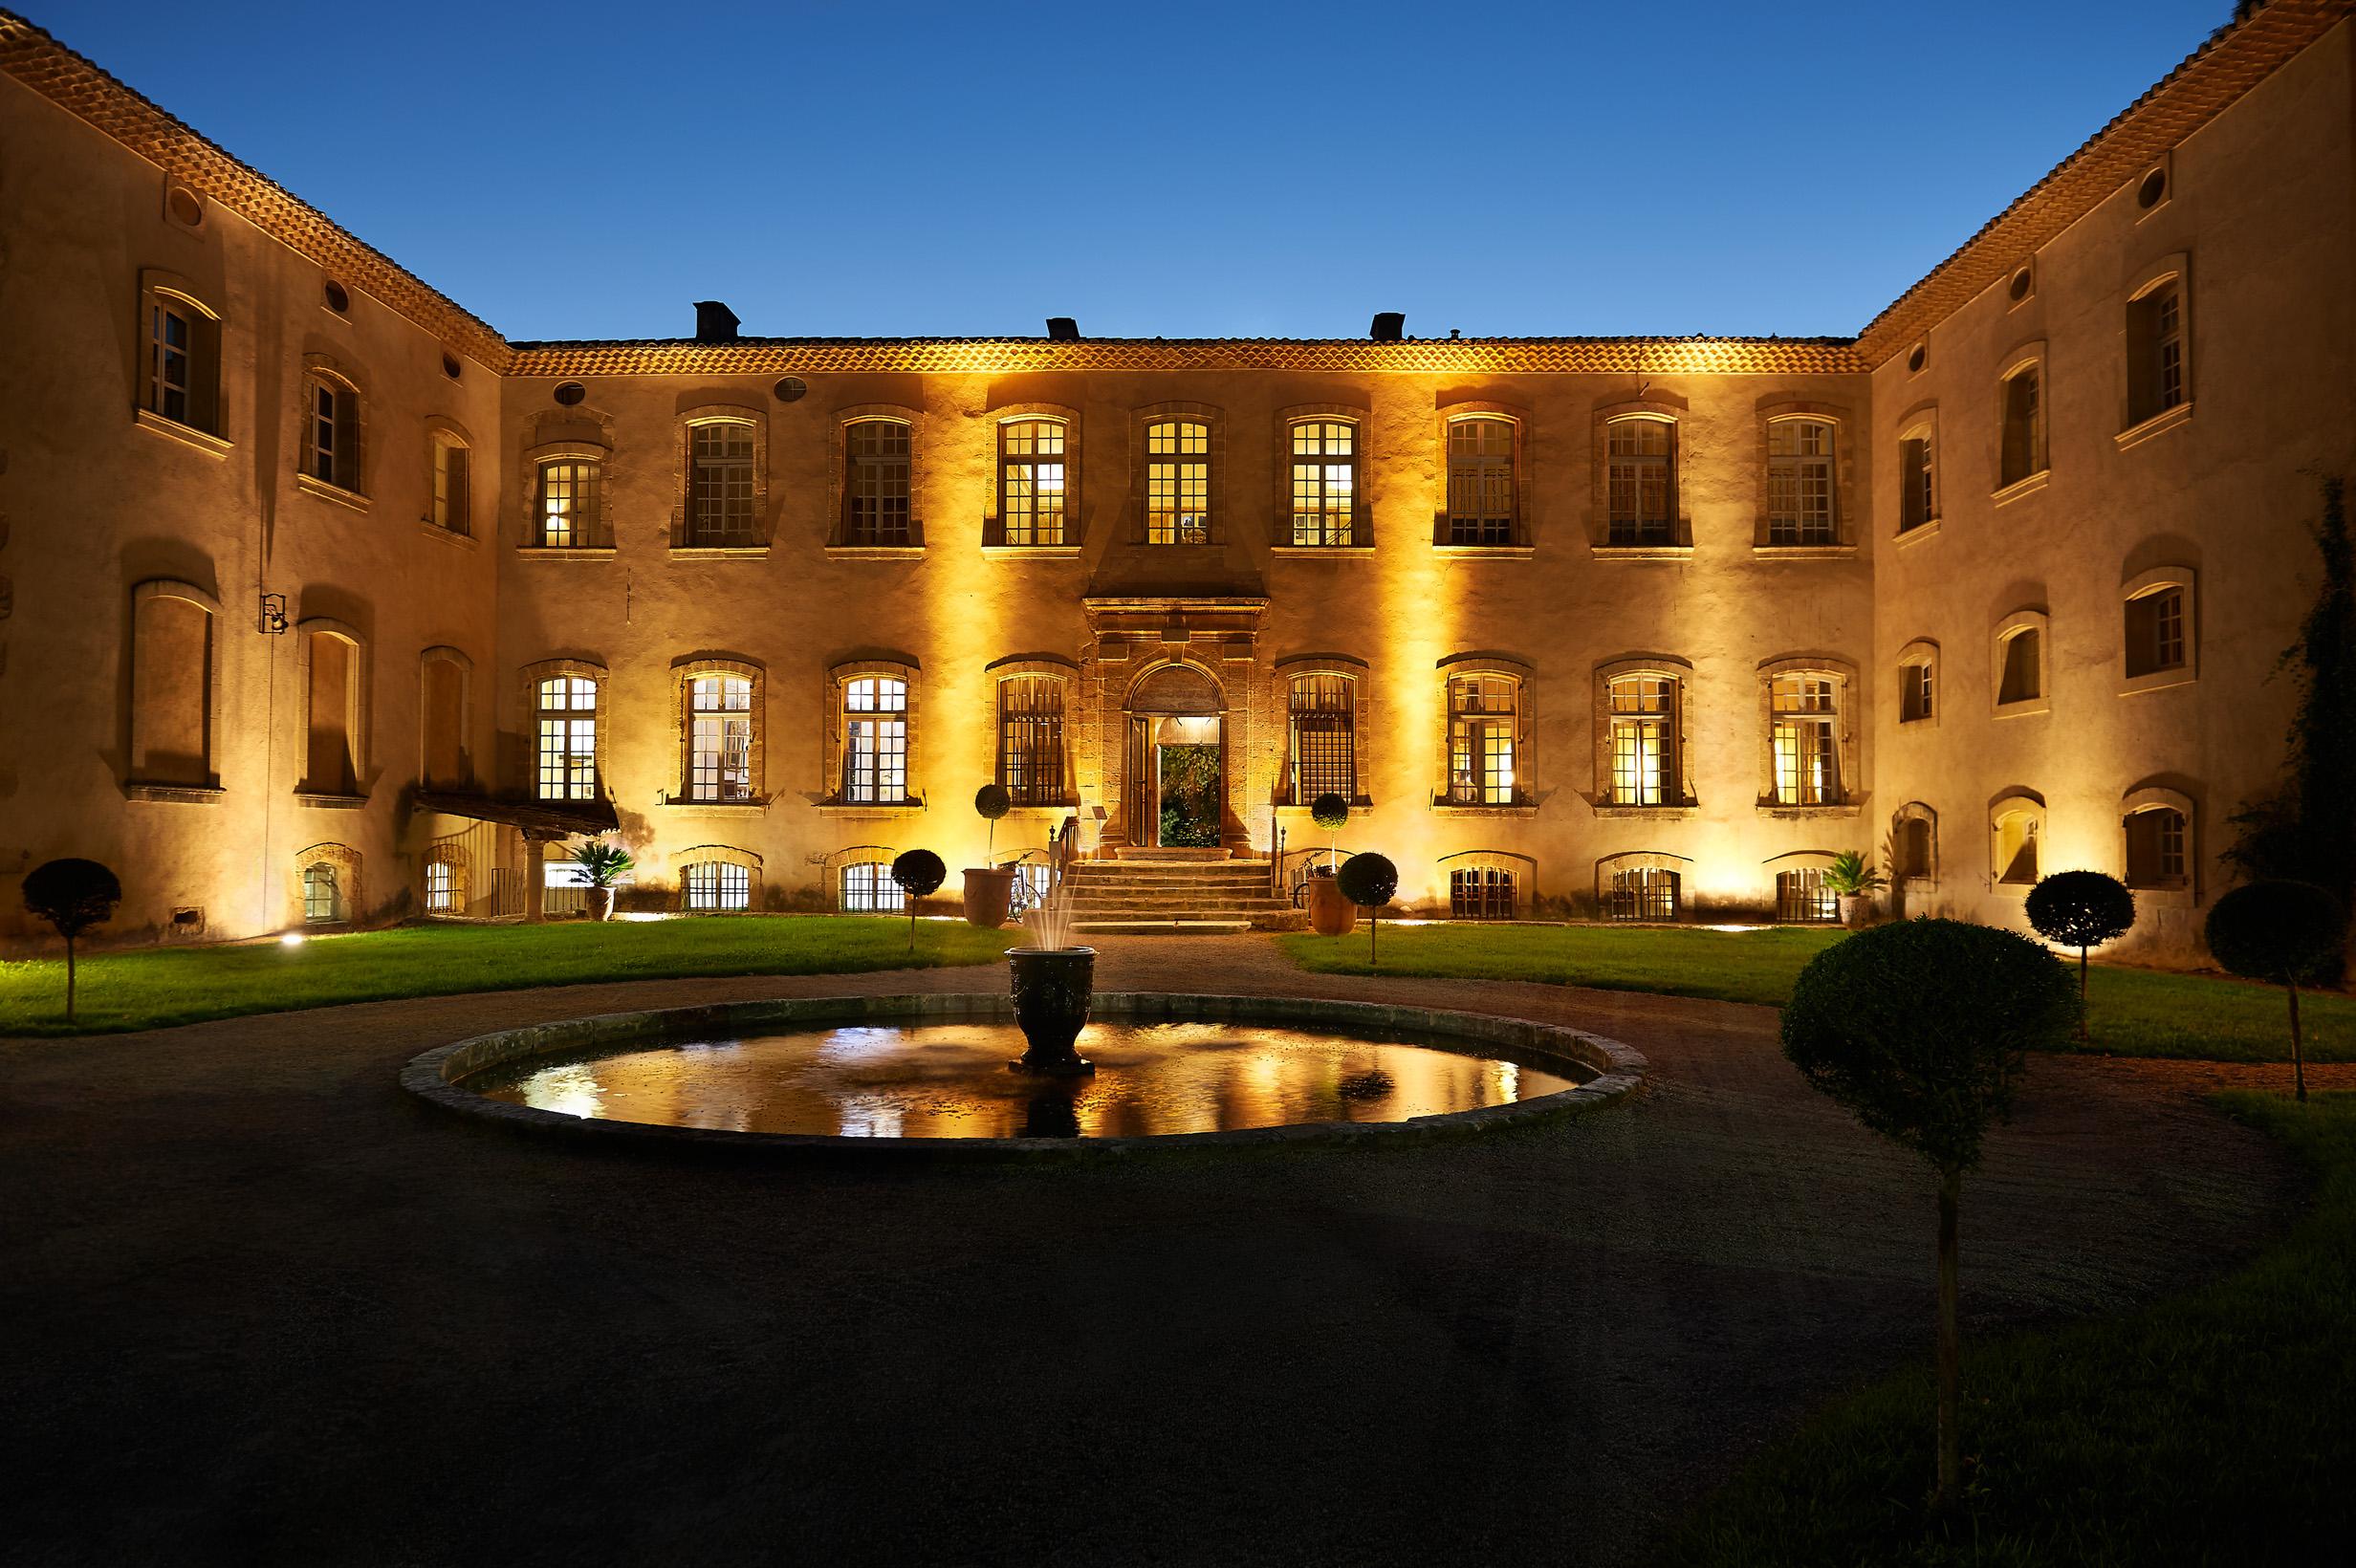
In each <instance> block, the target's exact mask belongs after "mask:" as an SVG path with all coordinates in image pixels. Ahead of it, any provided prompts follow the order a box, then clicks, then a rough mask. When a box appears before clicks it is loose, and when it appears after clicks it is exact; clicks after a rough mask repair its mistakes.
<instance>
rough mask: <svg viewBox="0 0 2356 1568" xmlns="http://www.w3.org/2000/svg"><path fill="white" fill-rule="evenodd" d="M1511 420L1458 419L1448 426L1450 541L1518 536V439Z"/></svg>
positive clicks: (1493, 541)
mask: <svg viewBox="0 0 2356 1568" xmlns="http://www.w3.org/2000/svg"><path fill="white" fill-rule="evenodd" d="M1515 433H1516V426H1515V425H1514V422H1513V421H1512V420H1509V419H1487V418H1484V419H1459V420H1451V421H1450V422H1449V425H1448V542H1449V543H1450V544H1475V545H1477V544H1512V543H1514V542H1515V540H1516V523H1515V508H1516V500H1517V497H1516V494H1515V486H1514V437H1515Z"/></svg>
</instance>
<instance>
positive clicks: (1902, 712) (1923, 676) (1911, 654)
mask: <svg viewBox="0 0 2356 1568" xmlns="http://www.w3.org/2000/svg"><path fill="white" fill-rule="evenodd" d="M1938 716H1939V645H1938V644H1937V643H1936V642H1909V643H1908V644H1907V645H1906V646H1905V647H1903V648H1901V649H1900V650H1899V651H1898V722H1899V723H1900V724H1929V723H1931V722H1932V721H1933V720H1935V719H1936V718H1937V717H1938Z"/></svg>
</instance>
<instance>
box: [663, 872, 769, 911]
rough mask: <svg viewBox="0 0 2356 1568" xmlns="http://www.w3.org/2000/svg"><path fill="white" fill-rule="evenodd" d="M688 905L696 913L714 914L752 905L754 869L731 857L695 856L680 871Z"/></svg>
mask: <svg viewBox="0 0 2356 1568" xmlns="http://www.w3.org/2000/svg"><path fill="white" fill-rule="evenodd" d="M680 883H681V887H682V890H683V891H684V892H685V894H686V896H687V898H686V902H687V908H688V909H689V910H691V911H693V912H695V913H698V914H713V913H718V912H720V911H723V910H729V909H749V908H751V907H752V906H753V872H752V870H751V869H750V868H749V867H746V866H741V865H738V864H736V863H735V862H733V861H731V860H697V861H694V862H693V863H691V864H689V865H687V866H686V867H684V868H683V869H682V870H681V872H680Z"/></svg>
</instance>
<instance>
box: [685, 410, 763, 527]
mask: <svg viewBox="0 0 2356 1568" xmlns="http://www.w3.org/2000/svg"><path fill="white" fill-rule="evenodd" d="M756 525H757V519H756V518H755V517H754V515H753V426H752V425H745V424H741V423H739V422H737V421H734V420H710V421H707V422H705V423H704V424H701V425H689V426H687V528H686V536H685V538H684V539H683V540H682V542H683V543H685V544H687V545H690V546H695V547H699V548H704V549H728V548H734V547H741V546H745V545H751V544H756V543H758V542H759V539H758V537H757V532H756Z"/></svg>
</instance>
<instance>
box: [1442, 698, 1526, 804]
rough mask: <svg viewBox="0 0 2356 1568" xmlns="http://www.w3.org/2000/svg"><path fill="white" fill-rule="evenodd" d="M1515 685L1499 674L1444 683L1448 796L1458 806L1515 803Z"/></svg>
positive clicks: (1516, 716) (1516, 715)
mask: <svg viewBox="0 0 2356 1568" xmlns="http://www.w3.org/2000/svg"><path fill="white" fill-rule="evenodd" d="M1519 693H1520V683H1519V682H1517V681H1515V680H1513V679H1511V678H1510V677H1506V676H1499V675H1466V676H1459V677H1457V678H1456V679H1454V680H1452V681H1451V682H1449V683H1448V797H1449V799H1450V800H1451V801H1453V802H1455V803H1457V804H1459V805H1486V806H1506V805H1512V804H1513V803H1514V801H1515V799H1516V794H1515V789H1516V779H1515V772H1514V762H1515V728H1516V720H1517V718H1518V714H1517V712H1516V708H1517V699H1518V697H1519Z"/></svg>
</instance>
